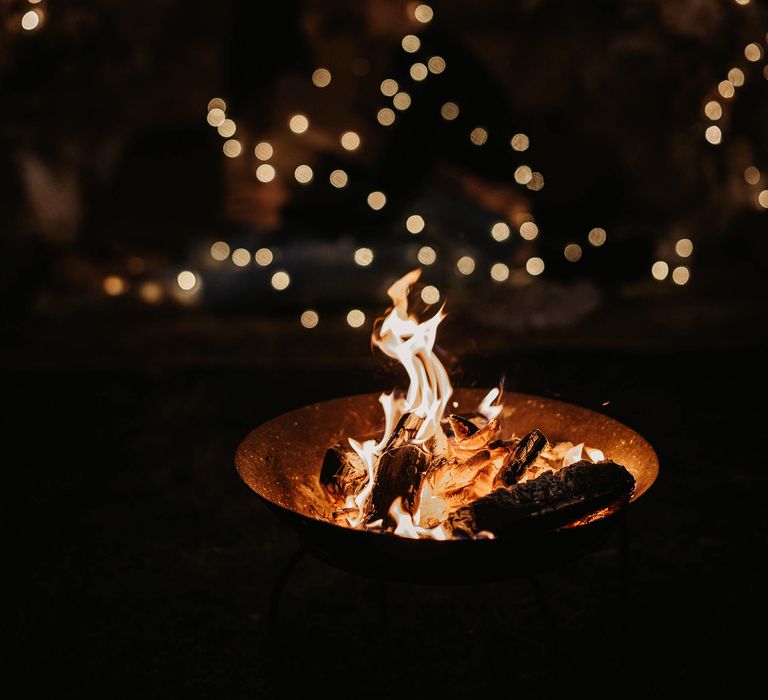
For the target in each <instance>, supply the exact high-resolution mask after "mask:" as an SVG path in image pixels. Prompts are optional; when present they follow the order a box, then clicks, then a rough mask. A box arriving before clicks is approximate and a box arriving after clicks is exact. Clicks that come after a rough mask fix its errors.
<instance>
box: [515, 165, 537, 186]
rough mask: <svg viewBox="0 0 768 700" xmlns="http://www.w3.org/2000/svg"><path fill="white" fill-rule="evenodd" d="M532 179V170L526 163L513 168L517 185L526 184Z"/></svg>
mask: <svg viewBox="0 0 768 700" xmlns="http://www.w3.org/2000/svg"><path fill="white" fill-rule="evenodd" d="M532 179H533V171H532V170H531V169H530V168H529V167H528V166H527V165H521V166H520V167H519V168H516V169H515V182H516V183H517V184H518V185H527V184H528V183H529V182H530V181H531V180H532Z"/></svg>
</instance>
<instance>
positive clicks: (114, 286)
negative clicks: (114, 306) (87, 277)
mask: <svg viewBox="0 0 768 700" xmlns="http://www.w3.org/2000/svg"><path fill="white" fill-rule="evenodd" d="M101 286H102V287H103V288H104V291H105V292H106V293H107V294H108V295H109V296H111V297H117V296H120V295H121V294H123V293H124V292H125V290H126V289H127V285H126V284H125V280H124V279H123V278H122V277H118V276H117V275H108V276H107V277H105V278H104V281H103V282H102V284H101Z"/></svg>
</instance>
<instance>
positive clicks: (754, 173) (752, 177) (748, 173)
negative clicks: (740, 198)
mask: <svg viewBox="0 0 768 700" xmlns="http://www.w3.org/2000/svg"><path fill="white" fill-rule="evenodd" d="M744 180H746V182H747V184H748V185H756V184H757V183H758V182H760V171H759V170H758V169H757V168H756V167H755V166H754V165H750V166H749V167H748V168H747V169H746V170H745V171H744Z"/></svg>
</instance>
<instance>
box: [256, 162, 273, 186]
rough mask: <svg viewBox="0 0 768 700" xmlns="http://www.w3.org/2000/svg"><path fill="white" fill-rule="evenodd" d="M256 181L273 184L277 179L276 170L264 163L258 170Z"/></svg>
mask: <svg viewBox="0 0 768 700" xmlns="http://www.w3.org/2000/svg"><path fill="white" fill-rule="evenodd" d="M256 179H257V180H258V181H259V182H272V180H274V179H275V169H274V168H273V167H272V166H271V165H270V164H269V163H262V164H261V165H260V166H259V167H258V168H256Z"/></svg>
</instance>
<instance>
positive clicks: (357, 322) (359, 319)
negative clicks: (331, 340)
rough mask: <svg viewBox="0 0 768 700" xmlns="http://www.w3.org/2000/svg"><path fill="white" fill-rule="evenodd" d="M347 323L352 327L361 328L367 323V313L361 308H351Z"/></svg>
mask: <svg viewBox="0 0 768 700" xmlns="http://www.w3.org/2000/svg"><path fill="white" fill-rule="evenodd" d="M347 323H348V324H349V325H350V326H352V328H360V326H362V325H363V324H364V323H365V314H364V313H363V312H362V311H360V309H351V310H350V312H349V313H348V314H347Z"/></svg>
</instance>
